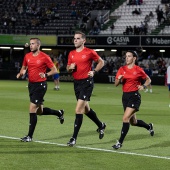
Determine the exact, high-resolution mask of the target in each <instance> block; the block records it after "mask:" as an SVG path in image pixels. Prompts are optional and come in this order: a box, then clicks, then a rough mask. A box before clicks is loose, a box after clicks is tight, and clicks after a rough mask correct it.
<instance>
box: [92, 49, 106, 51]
mask: <svg viewBox="0 0 170 170" xmlns="http://www.w3.org/2000/svg"><path fill="white" fill-rule="evenodd" d="M94 51H105V49H94Z"/></svg>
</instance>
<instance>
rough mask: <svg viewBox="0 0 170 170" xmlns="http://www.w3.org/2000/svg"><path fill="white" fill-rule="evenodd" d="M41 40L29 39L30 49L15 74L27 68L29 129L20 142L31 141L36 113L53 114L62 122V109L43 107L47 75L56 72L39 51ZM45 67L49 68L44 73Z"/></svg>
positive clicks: (45, 56)
mask: <svg viewBox="0 0 170 170" xmlns="http://www.w3.org/2000/svg"><path fill="white" fill-rule="evenodd" d="M40 46H41V41H40V39H38V38H31V39H30V51H31V52H29V53H27V54H26V55H25V57H24V60H23V65H22V68H21V70H20V72H19V73H18V74H17V76H16V77H17V79H19V78H20V77H22V76H23V75H24V74H25V73H26V71H27V70H28V75H29V84H28V90H29V97H30V105H29V114H30V121H29V130H28V135H27V136H24V137H23V138H21V141H22V142H31V141H32V138H33V133H34V130H35V127H36V124H37V115H55V116H57V117H58V119H59V120H60V123H61V124H63V123H64V117H63V115H64V110H53V109H50V108H47V107H45V108H43V102H44V99H43V98H44V95H45V93H46V91H47V82H46V80H47V77H48V76H51V75H54V74H55V73H57V70H56V67H55V66H54V64H53V62H52V60H51V58H50V57H49V56H48V55H46V54H45V53H43V52H42V51H40ZM47 68H48V69H49V70H50V71H49V72H48V73H46V70H47Z"/></svg>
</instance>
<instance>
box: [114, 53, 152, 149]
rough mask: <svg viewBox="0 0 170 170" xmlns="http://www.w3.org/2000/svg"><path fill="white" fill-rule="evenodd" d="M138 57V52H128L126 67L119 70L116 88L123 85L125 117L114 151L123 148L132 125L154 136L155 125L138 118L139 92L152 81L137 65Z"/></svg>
mask: <svg viewBox="0 0 170 170" xmlns="http://www.w3.org/2000/svg"><path fill="white" fill-rule="evenodd" d="M137 56H138V55H137V53H136V51H132V50H129V51H127V52H126V58H125V60H126V65H124V66H122V67H120V68H119V70H118V72H117V74H116V77H115V86H118V85H119V84H120V83H122V90H123V95H122V104H123V108H124V115H123V124H122V130H121V134H120V138H119V140H118V141H117V143H116V144H115V145H113V146H112V147H113V148H114V149H119V148H121V147H122V143H123V141H124V139H125V137H126V135H127V133H128V131H129V128H130V124H131V125H132V126H138V127H143V128H145V129H147V130H148V131H149V133H150V135H151V136H153V135H154V130H153V124H152V123H149V124H147V123H145V122H144V121H143V120H139V119H137V117H136V112H137V111H139V107H140V104H141V95H140V93H139V92H138V91H139V90H143V89H145V88H146V86H148V85H149V84H150V83H151V79H150V78H149V76H148V75H147V74H146V73H145V72H144V70H143V69H142V68H140V67H139V66H137V65H136V64H135V62H136V60H137ZM142 79H143V80H145V83H144V84H143V85H141V80H142Z"/></svg>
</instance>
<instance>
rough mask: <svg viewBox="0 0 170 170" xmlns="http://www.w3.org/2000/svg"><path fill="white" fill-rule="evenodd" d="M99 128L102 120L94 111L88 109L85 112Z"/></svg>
mask: <svg viewBox="0 0 170 170" xmlns="http://www.w3.org/2000/svg"><path fill="white" fill-rule="evenodd" d="M86 116H88V117H89V118H90V119H91V120H92V121H93V122H94V123H95V124H96V125H97V126H98V127H99V128H100V127H102V122H101V121H100V120H99V119H98V117H97V115H96V113H95V112H94V111H93V110H92V109H90V111H89V112H88V113H87V114H86Z"/></svg>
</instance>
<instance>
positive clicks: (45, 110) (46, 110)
mask: <svg viewBox="0 0 170 170" xmlns="http://www.w3.org/2000/svg"><path fill="white" fill-rule="evenodd" d="M42 115H55V116H58V117H59V116H61V115H60V112H59V111H58V110H53V109H50V108H48V107H44V108H43V113H42Z"/></svg>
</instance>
